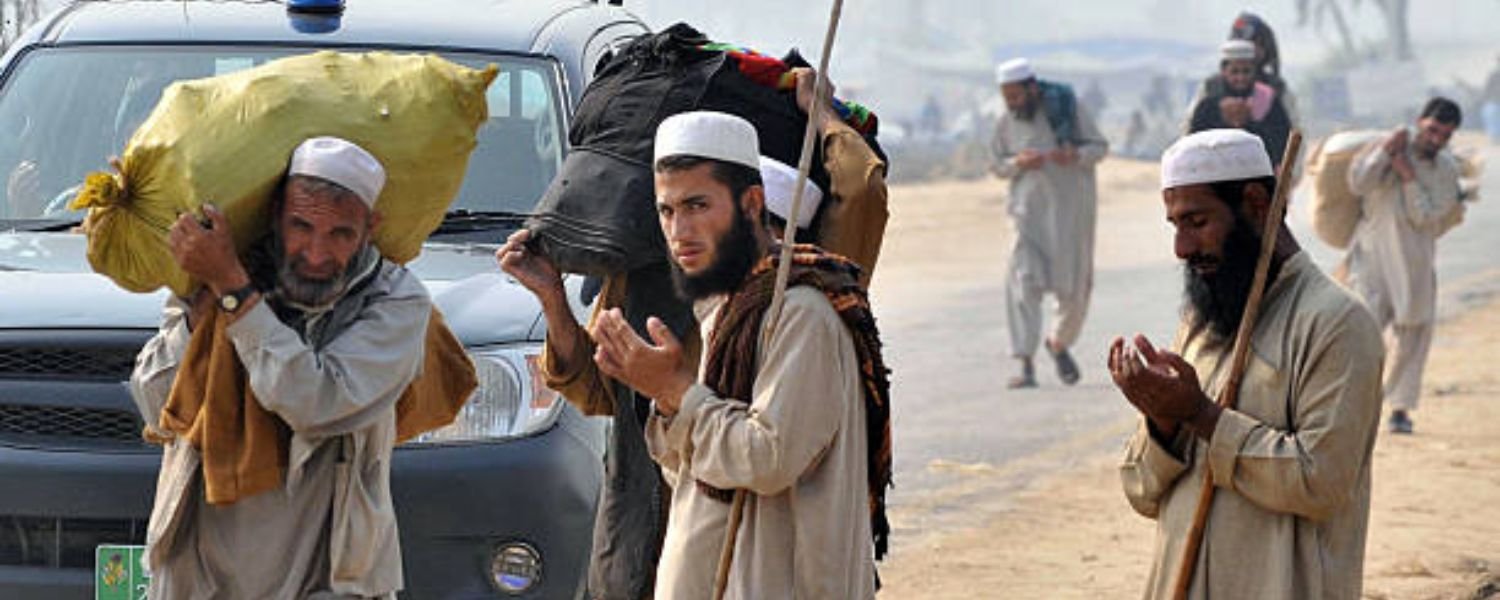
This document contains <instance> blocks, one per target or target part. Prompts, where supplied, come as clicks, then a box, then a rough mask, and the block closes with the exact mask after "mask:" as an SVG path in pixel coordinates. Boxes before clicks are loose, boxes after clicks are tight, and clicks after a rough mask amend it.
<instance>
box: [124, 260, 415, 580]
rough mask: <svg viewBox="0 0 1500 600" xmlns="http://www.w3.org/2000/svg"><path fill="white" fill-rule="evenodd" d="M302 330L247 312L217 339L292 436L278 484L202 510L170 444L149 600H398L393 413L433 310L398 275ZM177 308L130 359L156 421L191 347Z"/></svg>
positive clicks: (185, 447)
mask: <svg viewBox="0 0 1500 600" xmlns="http://www.w3.org/2000/svg"><path fill="white" fill-rule="evenodd" d="M373 277H374V279H373V280H372V281H370V282H369V284H368V285H365V286H364V287H363V288H361V289H359V291H357V292H354V293H351V295H350V296H347V297H345V298H343V299H341V300H340V301H339V302H338V303H337V304H336V305H335V307H334V308H333V309H332V310H330V311H329V312H327V313H324V314H323V315H322V316H320V317H318V318H316V319H311V320H310V323H311V324H310V325H309V326H308V327H307V329H309V330H310V331H311V333H308V334H299V332H298V331H296V330H293V329H292V328H290V327H288V326H287V325H285V324H283V323H282V322H281V321H280V320H279V319H278V318H277V316H276V314H275V313H274V312H273V311H272V310H271V308H270V307H269V306H268V305H267V303H266V302H264V301H262V302H257V303H256V304H255V305H254V306H252V307H251V308H249V309H248V312H247V313H246V314H244V315H243V316H241V317H240V318H239V319H238V320H237V321H236V322H235V323H233V324H232V325H230V326H229V327H228V328H227V329H226V332H227V333H228V335H229V336H230V338H231V340H232V342H233V344H234V346H235V350H236V353H237V354H238V355H239V358H240V361H241V363H242V364H244V366H245V370H246V372H247V373H248V375H249V379H250V387H251V389H253V390H254V391H255V394H256V396H257V398H258V399H259V400H260V402H261V405H262V406H263V407H264V408H265V409H266V410H268V411H271V412H273V413H275V414H276V415H277V416H279V417H281V419H282V420H284V421H286V423H287V425H289V426H290V428H291V429H292V432H293V433H292V443H291V445H290V464H289V466H288V468H287V473H286V480H285V485H284V487H283V488H282V489H281V490H273V491H270V492H265V493H261V494H257V495H255V496H251V497H248V498H242V499H240V500H239V501H238V502H236V503H234V504H231V505H228V506H213V505H209V504H207V503H206V501H205V500H204V496H203V492H202V488H201V486H202V483H201V479H202V475H201V473H202V471H201V469H200V468H199V456H198V453H197V451H196V450H195V449H194V448H193V447H192V446H191V445H189V444H187V443H185V442H183V441H181V440H173V441H170V442H169V443H168V444H167V446H166V448H165V450H164V453H163V456H162V466H161V473H160V475H159V477H158V481H157V494H156V502H155V507H154V508H153V510H152V514H151V523H150V527H149V529H148V533H147V545H148V562H149V563H150V568H151V570H152V575H153V577H152V584H151V590H150V594H151V597H152V598H210V597H212V598H230V599H233V598H256V599H259V598H306V597H385V596H391V597H394V594H395V592H396V591H397V590H399V589H401V585H402V584H401V581H402V575H401V555H400V548H399V545H398V539H397V531H396V515H395V510H394V507H393V505H392V504H391V495H390V463H391V450H392V447H393V446H394V442H395V437H396V415H395V405H396V400H397V399H398V398H399V397H400V396H401V394H402V392H404V391H405V389H406V387H407V385H408V384H410V383H411V381H412V380H413V379H414V378H415V377H416V375H417V373H418V372H419V371H420V369H421V366H422V357H423V341H424V340H425V336H424V332H425V331H426V327H427V320H428V317H429V315H430V314H431V311H432V304H431V300H430V299H429V298H428V296H427V291H426V288H424V287H423V286H422V284H421V282H420V281H418V280H417V279H416V277H415V276H413V275H411V274H410V273H409V272H407V271H406V269H404V268H402V267H399V266H395V265H392V264H389V263H384V264H382V266H381V268H380V270H379V271H377V272H376V273H375V275H374V276H373ZM188 337H189V334H188V330H187V324H186V319H185V316H184V312H183V305H182V304H181V303H180V302H178V301H176V300H175V299H174V300H172V301H170V302H169V303H168V306H167V309H166V311H165V320H164V322H163V324H162V327H161V331H160V332H159V333H158V334H157V336H156V337H154V338H152V339H151V341H149V342H148V343H147V344H146V347H145V348H144V349H143V350H142V352H141V355H140V356H139V358H137V360H136V367H135V372H134V373H133V374H132V376H131V390H132V395H133V396H134V398H135V401H136V404H137V406H139V407H140V409H141V414H142V415H143V417H144V418H145V419H146V422H147V423H156V422H158V421H159V420H160V415H161V411H162V407H163V405H164V404H165V403H166V400H167V397H168V394H169V392H170V390H171V386H172V380H173V378H174V377H175V376H176V373H177V366H178V364H179V363H180V361H181V360H182V356H183V353H184V352H185V350H186V348H187V342H188Z"/></svg>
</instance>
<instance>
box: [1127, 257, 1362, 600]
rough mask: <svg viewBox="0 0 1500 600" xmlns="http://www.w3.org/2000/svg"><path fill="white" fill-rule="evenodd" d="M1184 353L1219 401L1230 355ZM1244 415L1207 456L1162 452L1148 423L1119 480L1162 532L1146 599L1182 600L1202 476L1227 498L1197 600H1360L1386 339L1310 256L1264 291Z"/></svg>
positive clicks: (1195, 451)
mask: <svg viewBox="0 0 1500 600" xmlns="http://www.w3.org/2000/svg"><path fill="white" fill-rule="evenodd" d="M1180 337H1181V339H1180V340H1179V347H1180V348H1181V353H1182V355H1183V357H1184V358H1185V359H1186V360H1188V361H1189V362H1190V363H1192V365H1193V367H1194V369H1196V370H1197V372H1198V377H1199V379H1200V381H1201V382H1203V384H1204V390H1205V392H1206V393H1208V394H1209V396H1210V397H1214V398H1216V397H1218V393H1219V391H1220V390H1221V389H1222V387H1223V385H1224V384H1225V379H1227V375H1228V370H1229V369H1228V362H1229V361H1228V360H1227V358H1228V354H1229V351H1228V348H1227V346H1228V344H1225V343H1214V344H1210V343H1208V341H1207V340H1206V339H1205V338H1206V336H1205V335H1203V334H1202V332H1201V331H1186V332H1185V333H1184V334H1182V335H1181V336H1180ZM1251 348H1252V354H1251V356H1250V363H1249V368H1248V369H1247V370H1246V373H1245V378H1244V381H1243V383H1242V384H1241V387H1240V390H1239V404H1238V408H1237V409H1235V410H1225V411H1224V413H1223V416H1222V417H1220V419H1219V424H1218V427H1217V428H1216V429H1215V430H1214V432H1213V435H1212V438H1211V440H1210V441H1209V442H1206V443H1205V442H1203V441H1202V440H1200V439H1196V438H1195V437H1194V436H1192V435H1191V434H1189V433H1187V432H1185V431H1184V432H1179V434H1178V436H1177V437H1176V438H1175V439H1171V440H1163V439H1160V437H1159V436H1158V435H1156V434H1153V433H1151V432H1149V431H1148V429H1149V428H1148V427H1147V426H1146V425H1145V424H1144V423H1143V424H1142V425H1141V427H1140V428H1139V430H1137V432H1136V434H1135V435H1134V436H1133V437H1132V438H1131V440H1130V443H1129V446H1128V447H1127V449H1126V454H1125V459H1124V462H1123V464H1122V465H1121V467H1120V475H1121V479H1122V482H1123V484H1124V489H1125V496H1126V498H1127V499H1129V501H1130V504H1131V506H1132V507H1133V508H1135V510H1136V511H1137V512H1139V513H1140V514H1142V515H1144V516H1146V517H1148V518H1151V519H1155V520H1156V521H1157V535H1156V546H1155V558H1154V561H1153V563H1152V566H1151V575H1150V579H1149V581H1148V584H1147V588H1146V593H1145V597H1146V598H1148V599H1156V598H1169V597H1171V592H1172V584H1173V580H1174V579H1175V577H1176V573H1177V567H1178V563H1179V561H1180V560H1181V559H1182V549H1183V544H1184V541H1185V538H1186V536H1187V531H1188V528H1189V526H1190V524H1191V523H1192V520H1193V512H1194V509H1195V508H1196V505H1197V503H1198V493H1199V488H1200V487H1201V486H1202V485H1203V477H1204V472H1205V469H1206V468H1208V467H1209V466H1212V471H1213V481H1214V484H1215V485H1216V486H1218V490H1217V494H1216V495H1215V498H1214V503H1213V507H1212V510H1211V512H1210V513H1209V520H1208V525H1207V527H1206V529H1205V535H1204V538H1203V546H1202V548H1201V550H1200V552H1199V554H1198V558H1197V560H1198V562H1197V568H1196V569H1195V570H1194V575H1193V581H1192V586H1191V588H1190V591H1189V597H1190V598H1212V599H1214V600H1226V599H1236V598H1244V599H1246V600H1261V599H1265V598H1319V599H1334V600H1337V599H1347V600H1357V599H1358V598H1359V597H1360V587H1361V585H1362V582H1361V577H1362V572H1363V571H1362V569H1363V567H1364V550H1365V531H1366V526H1367V524H1368V521H1369V513H1370V458H1371V451H1372V450H1373V448H1374V444H1375V434H1376V425H1377V424H1378V421H1379V418H1380V362H1381V346H1380V332H1379V330H1378V329H1377V327H1376V325H1375V322H1374V320H1373V319H1372V318H1371V317H1370V314H1369V311H1367V310H1365V309H1364V307H1363V306H1361V305H1360V303H1359V301H1358V300H1357V299H1355V298H1354V297H1352V296H1351V295H1350V294H1349V293H1348V292H1346V291H1345V290H1344V289H1343V288H1341V287H1339V286H1338V285H1337V284H1336V283H1334V282H1333V281H1332V280H1331V279H1329V278H1328V277H1327V276H1325V275H1324V274H1323V273H1322V272H1321V271H1319V270H1318V269H1317V267H1315V266H1313V264H1312V261H1311V260H1310V259H1308V258H1307V256H1306V255H1305V254H1302V253H1299V254H1297V255H1295V256H1294V257H1292V258H1291V259H1289V260H1288V261H1287V262H1286V263H1285V265H1284V266H1283V267H1282V270H1281V273H1280V275H1279V276H1278V277H1277V279H1276V281H1275V282H1274V283H1273V284H1272V286H1271V287H1270V289H1269V290H1267V294H1266V298H1265V300H1264V303H1263V304H1262V313H1261V315H1260V319H1259V321H1258V322H1257V323H1256V326H1255V334H1254V337H1253V338H1252V340H1251Z"/></svg>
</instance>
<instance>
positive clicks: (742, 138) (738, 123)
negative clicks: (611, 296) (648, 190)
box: [591, 112, 891, 598]
mask: <svg viewBox="0 0 1500 600" xmlns="http://www.w3.org/2000/svg"><path fill="white" fill-rule="evenodd" d="M756 140H757V135H756V131H755V128H754V127H753V126H752V125H750V123H749V122H747V121H745V120H743V119H740V118H739V117H734V116H731V115H726V114H722V113H712V112H692V113H685V114H680V115H675V116H673V117H671V118H668V119H667V120H665V121H663V122H662V124H661V126H660V127H659V128H658V130H657V137H656V159H655V161H654V162H655V170H656V193H657V202H656V205H657V212H658V215H659V216H660V222H661V227H662V233H663V234H664V235H665V237H666V239H667V243H668V246H669V248H670V251H671V259H672V263H673V272H674V278H675V281H676V283H677V287H678V291H679V293H680V294H681V295H683V296H684V297H686V298H688V299H690V300H692V301H693V309H694V313H695V314H696V316H697V318H698V322H699V323H700V335H701V339H703V340H706V344H705V345H704V350H703V352H702V359H701V360H700V361H697V364H694V362H692V361H688V360H685V359H684V356H683V349H682V344H681V343H680V342H678V340H677V339H676V338H675V337H673V335H672V334H671V332H670V331H669V330H668V329H667V328H666V326H664V325H663V324H662V323H661V322H660V320H657V319H655V318H653V319H651V320H650V321H649V322H648V323H647V328H648V330H649V335H650V337H651V340H650V341H647V340H645V339H642V338H641V337H640V336H639V335H637V334H636V332H635V331H634V330H633V329H631V328H630V326H629V324H628V323H627V322H626V321H625V318H624V316H623V315H622V314H621V313H620V311H619V310H618V309H615V310H609V311H605V312H603V313H602V314H600V315H599V318H598V319H597V321H596V323H595V324H594V327H593V331H592V332H591V334H592V338H593V340H594V342H595V343H596V344H597V347H596V350H595V353H594V362H595V363H596V364H597V365H598V367H599V369H600V370H601V371H602V372H603V373H605V374H606V375H608V376H610V377H614V378H616V379H619V380H620V381H623V382H626V383H627V384H628V385H630V387H632V388H634V389H636V390H639V391H640V392H641V393H643V394H644V395H646V396H649V397H651V398H653V399H654V403H653V411H652V415H651V417H650V418H649V419H648V421H647V424H646V442H647V445H648V446H649V448H650V450H651V455H652V457H653V458H654V459H655V460H656V461H657V463H658V464H660V465H661V469H662V472H663V474H664V476H665V477H666V479H667V482H668V483H669V484H670V485H671V486H672V492H673V493H672V507H671V512H670V515H669V517H668V520H667V535H666V540H665V544H664V547H663V550H662V557H661V563H660V565H659V566H658V568H657V587H656V597H657V598H708V597H710V596H711V594H712V590H713V588H714V580H715V574H716V571H717V565H718V562H719V556H720V549H721V547H722V545H723V544H724V541H725V537H726V535H727V532H728V531H727V530H728V524H729V521H730V517H729V515H730V507H731V502H730V500H731V499H732V498H733V496H734V495H735V493H736V492H735V491H736V490H741V491H742V493H745V494H746V501H745V504H744V512H743V515H744V520H743V523H742V524H741V526H740V527H741V529H740V530H739V531H738V537H737V540H736V544H735V546H734V556H733V561H732V567H731V570H730V573H729V580H728V587H727V593H726V597H727V598H873V597H874V595H875V572H874V559H875V558H876V556H877V555H879V554H883V552H884V549H885V537H886V534H887V533H888V531H889V525H888V524H887V521H886V519H885V512H884V509H885V502H884V497H885V494H884V492H885V488H886V487H887V486H888V484H889V480H890V464H891V463H890V445H889V444H890V437H889V436H890V428H889V415H890V413H889V404H888V395H889V391H888V390H889V384H888V382H887V380H886V370H885V366H884V364H883V362H882V360H881V357H880V346H879V339H878V334H877V333H876V331H875V326H874V318H873V317H872V316H871V315H870V312H869V305H868V303H867V302H866V300H865V295H864V292H863V289H862V288H861V287H860V285H859V282H858V271H859V270H858V268H857V267H856V266H854V265H853V263H850V262H848V261H847V260H844V259H841V258H839V257H836V256H833V255H829V254H826V253H823V252H821V251H819V250H817V249H816V248H813V247H810V246H803V247H798V253H797V256H796V258H795V261H796V262H795V263H794V268H793V270H792V277H791V284H790V286H789V287H788V289H787V291H786V296H785V304H784V306H783V307H782V310H781V314H780V318H779V319H776V321H775V322H774V324H773V328H772V329H770V330H767V329H766V328H765V327H764V321H765V319H767V318H770V317H767V315H766V313H767V307H768V305H769V304H770V301H771V297H772V288H773V286H774V280H775V264H776V255H775V254H774V246H773V243H772V240H771V237H770V234H769V233H768V232H767V230H766V228H765V226H764V223H765V218H766V216H765V194H764V191H763V188H762V186H761V177H760V173H759V172H758V168H759V166H760V158H759V149H758V143H757V141H756ZM872 538H873V540H874V543H873V544H872Z"/></svg>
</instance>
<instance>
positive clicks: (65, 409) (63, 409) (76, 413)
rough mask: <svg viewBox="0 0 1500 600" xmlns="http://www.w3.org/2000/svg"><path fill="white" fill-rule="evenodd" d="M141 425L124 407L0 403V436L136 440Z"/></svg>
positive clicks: (138, 436)
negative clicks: (106, 407)
mask: <svg viewBox="0 0 1500 600" xmlns="http://www.w3.org/2000/svg"><path fill="white" fill-rule="evenodd" d="M141 425H142V424H141V420H140V418H139V417H137V416H136V415H135V413H132V412H129V411H124V410H109V409H100V408H80V407H74V406H30V405H24V404H0V436H46V437H48V438H52V439H56V438H73V439H79V440H106V441H117V442H140V440H141Z"/></svg>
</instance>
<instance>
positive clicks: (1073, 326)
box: [990, 58, 1109, 388]
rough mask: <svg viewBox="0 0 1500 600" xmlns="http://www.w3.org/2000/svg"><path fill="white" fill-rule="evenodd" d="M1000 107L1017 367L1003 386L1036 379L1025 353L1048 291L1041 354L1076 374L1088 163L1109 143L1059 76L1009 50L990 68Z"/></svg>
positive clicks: (1036, 342)
mask: <svg viewBox="0 0 1500 600" xmlns="http://www.w3.org/2000/svg"><path fill="white" fill-rule="evenodd" d="M996 75H997V78H998V80H999V83H1000V95H1001V96H1003V97H1004V98H1005V106H1006V109H1007V110H1006V111H1005V113H1004V114H1002V115H1001V116H1000V120H999V122H998V123H996V124H995V136H994V138H993V139H992V140H991V143H990V152H991V155H992V159H993V161H994V162H993V166H992V168H991V171H992V172H993V173H994V174H995V176H996V177H1000V178H1001V179H1008V180H1010V197H1009V200H1008V201H1007V202H1006V212H1008V213H1009V214H1010V216H1011V218H1012V219H1013V220H1014V221H1015V241H1014V243H1013V244H1012V245H1011V252H1010V265H1009V266H1008V267H1007V277H1006V283H1005V314H1006V318H1007V319H1006V320H1007V322H1008V324H1009V329H1010V351H1011V356H1012V357H1013V358H1015V359H1016V361H1017V362H1018V363H1019V367H1020V369H1019V373H1017V374H1016V375H1015V376H1014V377H1012V378H1011V379H1010V382H1009V384H1008V385H1009V387H1010V388H1031V387H1036V385H1037V381H1036V372H1035V368H1034V367H1033V365H1032V361H1031V359H1032V356H1033V355H1035V354H1036V351H1037V347H1038V346H1040V345H1041V344H1042V298H1043V295H1045V294H1051V295H1052V296H1053V298H1054V299H1055V300H1056V310H1055V311H1054V312H1055V315H1054V317H1053V320H1052V328H1051V331H1050V332H1049V334H1048V336H1047V339H1046V348H1047V352H1048V354H1051V355H1052V359H1053V362H1054V363H1055V364H1056V366H1057V377H1058V379H1059V380H1061V381H1062V382H1063V383H1064V384H1067V385H1072V384H1074V383H1077V382H1078V379H1079V377H1080V373H1079V370H1078V362H1077V361H1075V360H1074V359H1073V355H1072V354H1071V353H1070V351H1069V348H1070V347H1072V346H1073V344H1074V342H1077V341H1078V334H1079V333H1080V332H1082V331H1083V321H1084V317H1085V316H1086V315H1087V314H1088V308H1089V295H1090V294H1091V292H1092V291H1093V287H1094V220H1095V216H1096V214H1097V212H1098V198H1097V197H1096V193H1097V191H1096V189H1095V188H1096V185H1095V179H1094V166H1095V165H1097V164H1098V163H1099V161H1101V160H1103V159H1104V155H1105V154H1106V153H1108V152H1109V142H1107V141H1106V140H1105V139H1104V136H1103V135H1102V134H1100V133H1099V128H1098V127H1096V126H1095V125H1094V120H1093V118H1092V116H1090V115H1089V113H1088V110H1087V109H1085V108H1083V107H1082V106H1080V105H1079V104H1078V102H1077V101H1076V100H1075V99H1074V96H1073V91H1072V89H1071V88H1068V87H1067V86H1064V85H1061V84H1057V83H1053V82H1049V81H1043V80H1040V79H1037V77H1036V74H1035V73H1034V72H1033V71H1032V69H1031V63H1030V62H1028V61H1027V60H1026V59H1024V58H1018V59H1014V60H1011V61H1009V62H1006V63H1004V64H1001V65H1000V66H999V67H998V68H997V69H996Z"/></svg>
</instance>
